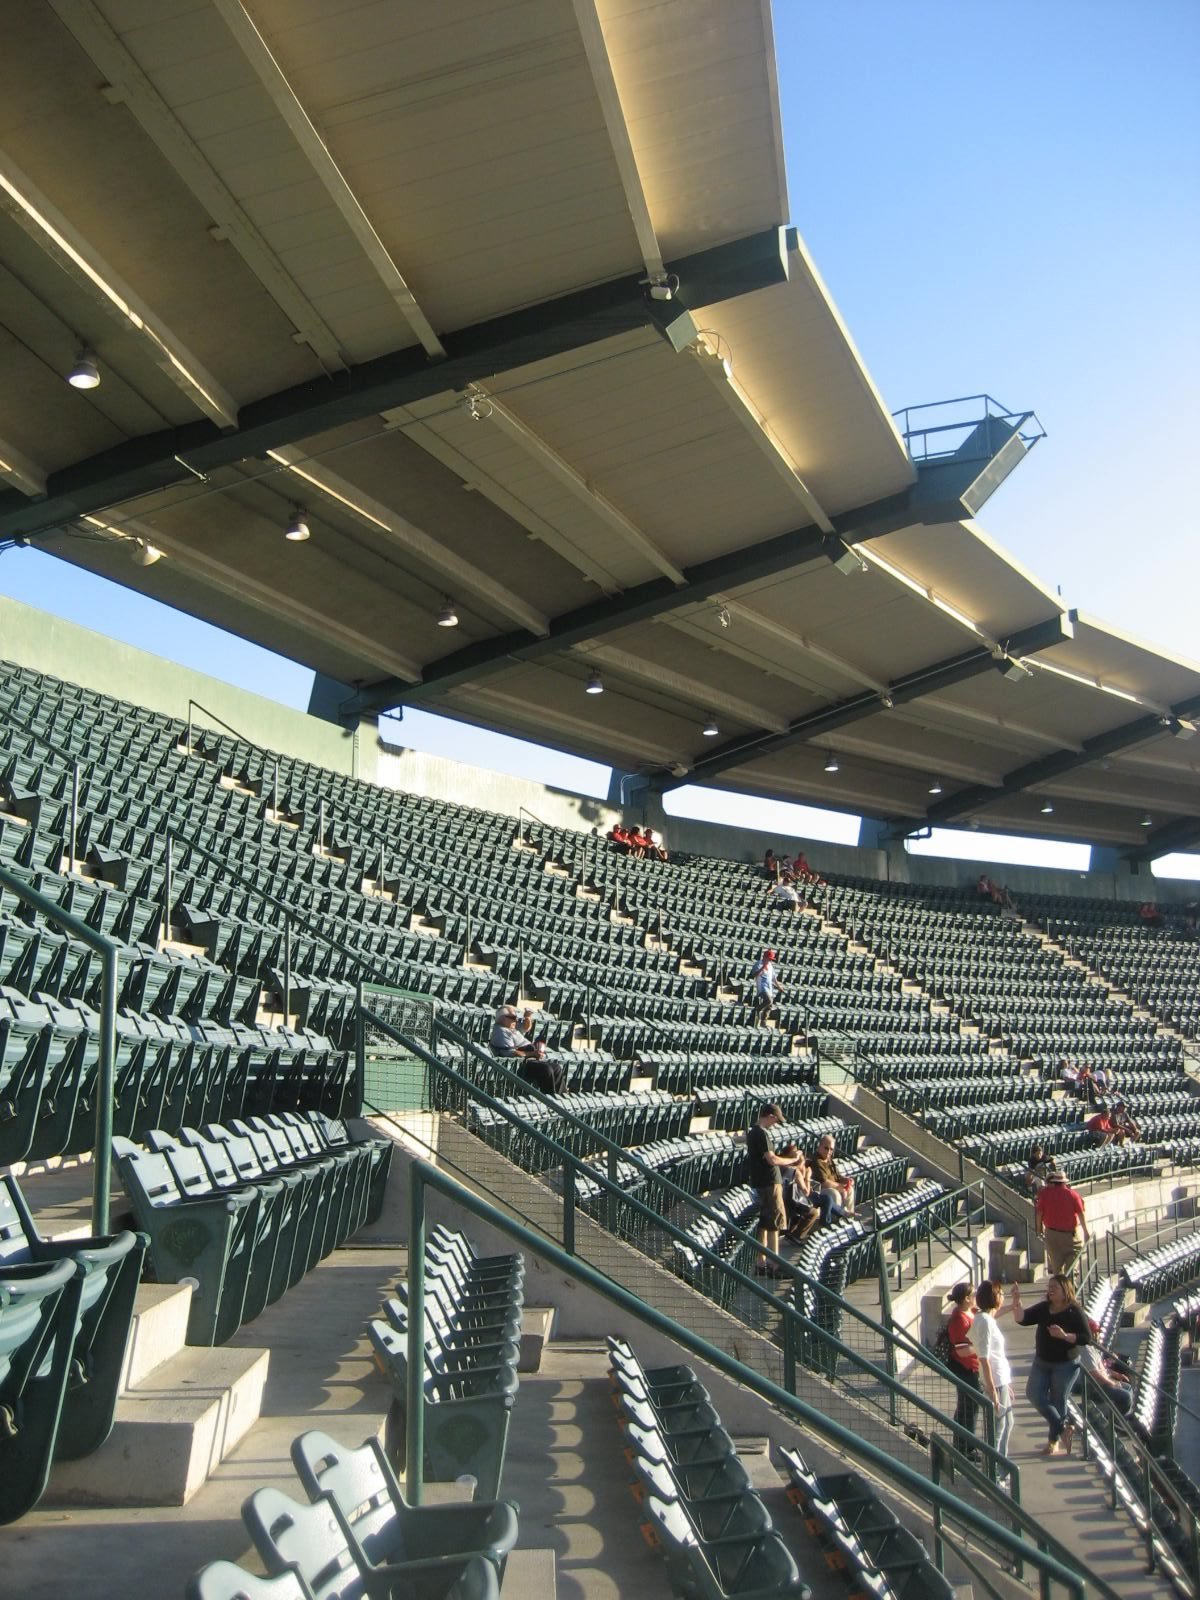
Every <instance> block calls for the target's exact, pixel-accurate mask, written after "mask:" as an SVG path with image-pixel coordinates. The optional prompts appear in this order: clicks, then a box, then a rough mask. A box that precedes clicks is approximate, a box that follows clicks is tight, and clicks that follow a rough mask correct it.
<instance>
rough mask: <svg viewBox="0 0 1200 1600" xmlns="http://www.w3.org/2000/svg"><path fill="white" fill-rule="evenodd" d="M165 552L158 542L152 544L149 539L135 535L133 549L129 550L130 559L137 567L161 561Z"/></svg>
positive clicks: (149, 565) (148, 565) (150, 565)
mask: <svg viewBox="0 0 1200 1600" xmlns="http://www.w3.org/2000/svg"><path fill="white" fill-rule="evenodd" d="M162 558H163V552H162V551H161V550H160V549H159V548H158V546H157V545H156V544H151V543H150V541H149V540H148V539H139V538H137V536H136V535H135V536H134V539H133V549H132V550H131V551H130V552H129V559H130V560H131V561H132V562H133V564H134V566H135V567H152V566H153V565H154V563H155V562H156V561H161V560H162Z"/></svg>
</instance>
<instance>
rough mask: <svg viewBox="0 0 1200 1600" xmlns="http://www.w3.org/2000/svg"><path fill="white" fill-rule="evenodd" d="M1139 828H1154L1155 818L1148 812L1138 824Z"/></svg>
mask: <svg viewBox="0 0 1200 1600" xmlns="http://www.w3.org/2000/svg"><path fill="white" fill-rule="evenodd" d="M1138 826H1139V827H1141V828H1152V827H1153V826H1154V818H1153V817H1152V816H1151V815H1150V813H1149V812H1147V813H1146V815H1145V816H1144V817H1143V818H1142V820H1141V822H1140V823H1139V824H1138Z"/></svg>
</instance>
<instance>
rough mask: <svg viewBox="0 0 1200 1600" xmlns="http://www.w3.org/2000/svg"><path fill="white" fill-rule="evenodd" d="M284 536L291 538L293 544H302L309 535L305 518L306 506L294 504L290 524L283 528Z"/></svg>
mask: <svg viewBox="0 0 1200 1600" xmlns="http://www.w3.org/2000/svg"><path fill="white" fill-rule="evenodd" d="M283 537H284V538H285V539H290V540H291V542H292V543H293V544H302V543H303V542H304V540H305V539H307V538H308V537H309V527H308V523H307V522H306V521H305V520H304V507H303V506H293V507H292V514H291V516H290V517H289V519H288V525H287V527H286V528H285V529H284V530H283Z"/></svg>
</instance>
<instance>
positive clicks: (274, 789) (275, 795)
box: [271, 761, 279, 822]
mask: <svg viewBox="0 0 1200 1600" xmlns="http://www.w3.org/2000/svg"><path fill="white" fill-rule="evenodd" d="M271 810H272V811H273V812H274V814H275V821H276V822H278V821H279V763H278V761H277V762H276V763H275V770H274V772H273V773H272V774H271Z"/></svg>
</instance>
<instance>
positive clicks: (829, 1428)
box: [406, 1160, 1121, 1600]
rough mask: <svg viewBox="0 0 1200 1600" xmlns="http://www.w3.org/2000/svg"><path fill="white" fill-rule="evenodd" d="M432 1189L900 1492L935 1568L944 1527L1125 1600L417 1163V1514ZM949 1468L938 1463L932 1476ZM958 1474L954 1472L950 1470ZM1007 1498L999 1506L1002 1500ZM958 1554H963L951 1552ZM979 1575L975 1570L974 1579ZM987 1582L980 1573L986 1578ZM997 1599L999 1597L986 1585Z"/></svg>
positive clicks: (1019, 1520) (1050, 1583)
mask: <svg viewBox="0 0 1200 1600" xmlns="http://www.w3.org/2000/svg"><path fill="white" fill-rule="evenodd" d="M428 1189H432V1190H434V1191H435V1192H436V1193H438V1194H440V1195H442V1196H444V1197H445V1198H446V1199H448V1200H450V1201H452V1202H453V1203H455V1204H456V1205H459V1206H461V1207H462V1208H463V1209H464V1210H465V1211H467V1212H469V1213H471V1214H472V1215H473V1216H476V1217H478V1218H479V1219H480V1221H482V1222H484V1223H486V1224H487V1225H489V1226H490V1227H493V1228H496V1229H497V1230H498V1231H500V1232H501V1233H504V1234H506V1235H507V1236H508V1237H509V1238H510V1239H512V1240H513V1241H514V1243H516V1244H517V1245H518V1246H520V1247H521V1248H522V1249H525V1250H528V1251H529V1252H530V1253H531V1254H533V1255H536V1256H539V1257H540V1258H541V1259H542V1260H543V1261H545V1262H547V1264H548V1265H550V1266H551V1267H552V1268H554V1269H555V1270H556V1271H560V1272H563V1273H565V1274H566V1275H567V1276H568V1277H570V1278H572V1279H573V1280H574V1281H575V1282H577V1283H581V1284H583V1285H584V1286H585V1287H586V1288H588V1289H591V1290H593V1291H594V1292H595V1293H597V1294H599V1295H601V1296H602V1297H603V1298H604V1299H605V1300H608V1301H609V1302H610V1303H611V1304H613V1305H615V1306H616V1307H618V1309H619V1310H621V1311H622V1312H624V1313H626V1314H627V1315H629V1316H632V1317H635V1318H636V1319H637V1320H638V1321H639V1322H642V1323H644V1324H645V1325H646V1326H647V1327H648V1328H651V1329H652V1330H653V1331H654V1332H656V1333H659V1334H662V1335H664V1336H665V1337H667V1338H669V1339H671V1340H672V1341H673V1342H674V1343H676V1344H678V1345H680V1346H682V1348H683V1349H684V1350H686V1351H687V1352H688V1353H689V1354H690V1355H692V1356H694V1357H695V1358H696V1359H697V1360H699V1361H702V1362H704V1363H705V1364H706V1365H708V1366H710V1367H713V1368H714V1369H715V1370H716V1371H718V1372H720V1373H721V1374H722V1376H724V1377H726V1378H729V1379H731V1380H732V1381H733V1382H735V1383H738V1384H740V1385H742V1386H743V1387H744V1388H746V1389H748V1390H750V1391H751V1392H752V1393H753V1394H756V1395H758V1396H759V1397H760V1398H761V1399H763V1400H765V1401H767V1402H768V1403H769V1404H770V1405H772V1406H774V1407H775V1408H776V1409H777V1410H778V1411H779V1412H780V1413H781V1414H782V1415H783V1416H784V1417H785V1418H787V1419H788V1420H790V1421H792V1422H794V1423H797V1424H799V1425H800V1426H802V1427H804V1428H807V1429H809V1430H810V1431H811V1432H813V1433H814V1434H816V1435H817V1436H818V1437H819V1438H821V1439H822V1440H824V1441H825V1443H827V1444H828V1445H831V1446H833V1447H834V1448H835V1449H837V1450H838V1451H839V1452H840V1453H841V1454H843V1455H845V1456H847V1457H849V1458H850V1459H851V1460H853V1461H856V1462H858V1463H860V1464H861V1465H862V1466H863V1467H865V1468H866V1470H867V1471H868V1472H872V1473H875V1474H877V1475H878V1476H880V1477H882V1478H883V1479H885V1480H886V1481H887V1482H888V1483H890V1484H892V1485H894V1486H895V1488H896V1489H898V1490H899V1491H900V1492H902V1493H903V1494H905V1495H908V1496H909V1497H911V1498H912V1499H913V1500H914V1501H916V1502H917V1503H918V1504H920V1505H921V1506H923V1507H925V1508H927V1509H928V1511H929V1513H930V1515H931V1516H932V1517H933V1518H934V1519H935V1526H936V1528H937V1530H938V1533H939V1537H938V1538H937V1540H936V1542H935V1559H936V1560H938V1561H939V1562H940V1560H941V1559H942V1554H943V1552H942V1546H943V1544H945V1543H949V1542H950V1541H948V1540H946V1539H945V1528H946V1526H947V1525H949V1526H950V1527H952V1528H953V1529H955V1530H956V1531H957V1532H958V1533H960V1534H961V1536H962V1537H963V1538H964V1539H967V1540H971V1541H973V1542H974V1543H975V1544H977V1545H979V1546H982V1547H983V1548H985V1549H986V1550H988V1552H989V1553H990V1554H991V1555H992V1557H993V1558H994V1559H997V1560H999V1561H1000V1562H1004V1563H1007V1564H1009V1565H1010V1566H1012V1567H1014V1568H1016V1569H1017V1570H1021V1569H1023V1568H1024V1567H1025V1566H1029V1567H1032V1568H1033V1569H1034V1571H1035V1572H1036V1573H1037V1577H1038V1584H1039V1590H1040V1593H1041V1596H1042V1600H1052V1597H1053V1596H1054V1595H1055V1593H1056V1592H1057V1590H1058V1589H1061V1590H1062V1591H1063V1592H1064V1593H1065V1594H1066V1595H1068V1596H1069V1597H1070V1600H1092V1597H1098V1600H1121V1597H1120V1596H1119V1595H1118V1594H1117V1593H1116V1591H1115V1590H1114V1589H1112V1588H1111V1587H1110V1586H1109V1585H1108V1584H1107V1583H1105V1582H1104V1580H1103V1579H1101V1578H1099V1577H1097V1576H1096V1574H1094V1573H1093V1572H1091V1571H1090V1570H1089V1569H1088V1568H1087V1567H1086V1566H1085V1565H1083V1564H1082V1563H1080V1562H1079V1560H1078V1558H1077V1557H1075V1556H1074V1555H1073V1553H1072V1552H1070V1551H1068V1550H1067V1549H1066V1548H1065V1547H1064V1546H1063V1545H1062V1544H1060V1543H1059V1541H1058V1540H1056V1539H1053V1538H1052V1537H1051V1536H1050V1535H1048V1534H1047V1533H1046V1532H1045V1530H1044V1529H1043V1528H1040V1527H1039V1526H1038V1524H1037V1523H1036V1522H1035V1521H1034V1519H1033V1518H1032V1517H1030V1516H1029V1514H1028V1513H1027V1512H1024V1511H1022V1510H1021V1509H1020V1508H1019V1507H1017V1506H1010V1507H1009V1509H1008V1520H1010V1521H1013V1522H1015V1524H1016V1529H1015V1530H1014V1529H1010V1528H1009V1527H1006V1526H1004V1524H1003V1523H1001V1522H997V1521H993V1520H992V1518H991V1517H989V1516H988V1515H986V1513H984V1512H982V1511H980V1510H979V1509H977V1508H976V1507H975V1506H973V1505H972V1504H971V1503H970V1502H969V1501H965V1500H961V1499H959V1498H958V1497H957V1496H956V1495H953V1494H951V1493H950V1492H949V1491H948V1490H946V1489H945V1488H943V1487H942V1485H941V1483H940V1482H937V1481H934V1478H933V1477H930V1478H926V1477H924V1476H922V1474H921V1473H919V1472H917V1471H915V1470H914V1469H913V1468H911V1467H908V1466H906V1465H905V1464H904V1463H903V1462H901V1461H897V1460H896V1459H895V1458H894V1457H893V1456H891V1455H889V1454H888V1453H887V1452H886V1451H885V1450H881V1449H879V1448H878V1447H877V1446H875V1445H873V1444H871V1443H870V1442H869V1441H867V1440H865V1439H863V1438H861V1437H860V1436H859V1435H858V1434H856V1433H855V1432H854V1431H853V1430H852V1429H850V1428H846V1427H843V1426H842V1425H841V1424H839V1423H837V1422H835V1421H833V1420H832V1419H831V1418H830V1417H828V1416H826V1415H825V1413H824V1412H822V1411H819V1410H818V1409H817V1408H816V1407H815V1406H812V1405H809V1404H808V1403H807V1402H806V1401H804V1400H801V1399H799V1398H798V1397H797V1396H796V1395H794V1394H792V1393H790V1392H789V1391H788V1390H787V1389H786V1388H784V1387H782V1386H781V1385H779V1384H777V1383H775V1382H774V1381H773V1380H772V1379H770V1378H768V1377H765V1376H764V1375H763V1374H761V1373H759V1372H756V1371H754V1369H753V1368H752V1367H749V1366H747V1365H746V1364H745V1363H744V1362H741V1361H739V1360H737V1359H736V1358H734V1357H733V1356H730V1355H728V1354H726V1352H725V1351H723V1350H721V1349H719V1348H718V1347H717V1346H715V1345H713V1344H710V1343H709V1342H708V1341H707V1340H705V1339H703V1338H701V1337H700V1336H699V1335H698V1334H696V1333H695V1332H693V1331H692V1330H691V1329H690V1328H688V1327H686V1326H684V1325H682V1324H679V1323H677V1322H675V1321H674V1320H673V1319H672V1318H670V1317H669V1316H667V1315H665V1314H664V1313H663V1312H661V1311H659V1310H657V1309H656V1308H655V1307H654V1306H651V1305H648V1304H647V1303H646V1302H645V1301H644V1300H641V1299H639V1298H638V1297H637V1296H636V1295H634V1294H632V1293H631V1292H630V1291H629V1290H628V1289H626V1288H624V1287H623V1286H622V1285H621V1284H619V1283H616V1282H614V1281H613V1280H612V1279H611V1278H607V1277H605V1276H604V1274H603V1273H601V1272H598V1271H597V1270H596V1269H595V1268H594V1267H592V1266H590V1265H589V1264H588V1263H587V1262H584V1261H581V1260H580V1259H579V1258H578V1256H574V1255H572V1254H570V1253H569V1252H568V1251H566V1250H564V1249H561V1248H559V1246H557V1245H555V1244H554V1243H552V1242H551V1241H550V1240H548V1239H546V1238H545V1237H544V1236H542V1235H540V1234H535V1233H533V1232H532V1231H531V1230H530V1229H528V1228H526V1227H524V1226H523V1225H522V1224H521V1223H519V1222H516V1221H514V1220H513V1219H512V1218H511V1217H508V1216H506V1215H505V1214H504V1213H503V1212H501V1211H498V1210H497V1209H496V1207H495V1206H493V1205H491V1204H489V1202H488V1201H486V1200H484V1199H482V1198H481V1197H480V1196H478V1195H476V1194H474V1193H472V1192H471V1191H470V1190H469V1189H465V1188H463V1186H462V1185H461V1184H459V1183H457V1182H456V1181H455V1180H454V1179H453V1178H450V1177H447V1176H446V1175H445V1174H444V1173H442V1172H440V1171H439V1170H438V1168H437V1167H435V1166H433V1165H431V1164H430V1163H429V1162H426V1161H418V1160H414V1161H413V1163H412V1166H411V1169H410V1183H409V1205H410V1210H409V1217H410V1232H409V1241H408V1347H407V1357H408V1360H407V1365H408V1373H407V1384H408V1389H407V1396H406V1411H407V1416H406V1428H407V1438H406V1460H407V1473H408V1478H407V1484H406V1488H407V1492H408V1495H409V1498H410V1499H411V1500H412V1501H413V1503H414V1504H417V1505H419V1504H421V1503H422V1500H423V1496H424V1390H423V1381H424V1371H425V1280H424V1260H425V1239H426V1227H425V1215H426V1190H428ZM946 1464H947V1463H946V1462H945V1461H944V1460H943V1461H942V1462H941V1465H940V1467H939V1465H938V1464H937V1462H936V1461H935V1474H936V1473H938V1472H940V1470H941V1467H944V1466H945V1465H946ZM949 1465H952V1466H955V1465H956V1463H953V1462H951V1463H949ZM997 1498H998V1499H999V1498H1002V1497H997ZM955 1548H957V1544H955ZM976 1570H977V1571H979V1569H976ZM980 1576H981V1577H982V1576H983V1574H982V1571H980ZM988 1587H989V1588H990V1589H992V1592H993V1593H999V1592H1000V1591H999V1590H997V1589H996V1588H995V1586H994V1585H992V1584H991V1583H990V1581H989V1582H988Z"/></svg>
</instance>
